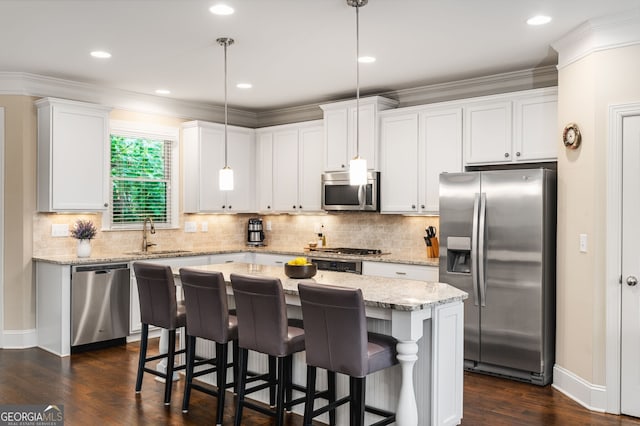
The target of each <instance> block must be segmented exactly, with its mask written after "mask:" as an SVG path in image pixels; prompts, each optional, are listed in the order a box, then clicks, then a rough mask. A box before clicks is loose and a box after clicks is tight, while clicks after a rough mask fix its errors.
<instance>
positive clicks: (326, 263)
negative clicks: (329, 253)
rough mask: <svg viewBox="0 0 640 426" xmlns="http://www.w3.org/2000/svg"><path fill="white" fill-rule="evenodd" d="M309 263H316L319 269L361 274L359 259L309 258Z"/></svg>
mask: <svg viewBox="0 0 640 426" xmlns="http://www.w3.org/2000/svg"><path fill="white" fill-rule="evenodd" d="M309 260H310V261H311V263H315V264H316V265H318V270H319V271H336V272H349V273H351V274H358V275H362V261H361V260H334V259H315V258H313V257H312V258H310V259H309Z"/></svg>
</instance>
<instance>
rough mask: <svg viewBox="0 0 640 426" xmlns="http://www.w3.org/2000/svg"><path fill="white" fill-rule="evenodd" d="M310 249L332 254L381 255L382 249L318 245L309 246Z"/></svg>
mask: <svg viewBox="0 0 640 426" xmlns="http://www.w3.org/2000/svg"><path fill="white" fill-rule="evenodd" d="M310 251H317V252H321V253H334V254H352V255H358V256H375V255H381V254H383V253H382V250H377V249H362V248H350V247H320V248H317V247H316V248H311V249H310Z"/></svg>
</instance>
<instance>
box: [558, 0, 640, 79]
mask: <svg viewBox="0 0 640 426" xmlns="http://www.w3.org/2000/svg"><path fill="white" fill-rule="evenodd" d="M639 43H640V7H637V8H635V9H632V10H629V11H626V12H624V13H619V14H615V15H609V16H605V17H602V18H598V19H592V20H590V21H586V22H584V23H583V24H581V25H579V26H578V27H576V28H575V29H573V30H571V31H570V32H569V33H567V34H566V35H565V36H563V37H562V38H560V39H559V40H557V41H556V42H555V43H553V44H552V45H551V46H552V47H553V48H554V49H555V50H556V52H558V69H562V68H564V67H566V66H568V65H570V64H572V63H574V62H576V61H578V60H580V59H582V58H584V57H585V56H588V55H590V54H592V53H594V52H598V51H602V50H608V49H615V48H618V47H625V46H631V45H634V44H639Z"/></svg>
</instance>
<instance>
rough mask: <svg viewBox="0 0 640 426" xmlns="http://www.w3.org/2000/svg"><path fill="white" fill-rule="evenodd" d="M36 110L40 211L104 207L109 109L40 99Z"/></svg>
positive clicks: (84, 210)
mask: <svg viewBox="0 0 640 426" xmlns="http://www.w3.org/2000/svg"><path fill="white" fill-rule="evenodd" d="M35 105H36V107H37V109H38V184H37V185H38V198H37V208H38V211H41V212H65V211H69V212H73V211H82V212H86V211H101V210H106V209H107V208H108V207H109V170H108V167H109V161H108V159H109V111H111V108H110V107H105V106H101V105H96V104H89V103H84V102H75V101H68V100H64V99H55V98H44V99H40V100H38V101H36V102H35Z"/></svg>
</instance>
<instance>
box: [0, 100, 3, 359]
mask: <svg viewBox="0 0 640 426" xmlns="http://www.w3.org/2000/svg"><path fill="white" fill-rule="evenodd" d="M2 348H4V108H3V107H0V349H2Z"/></svg>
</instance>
